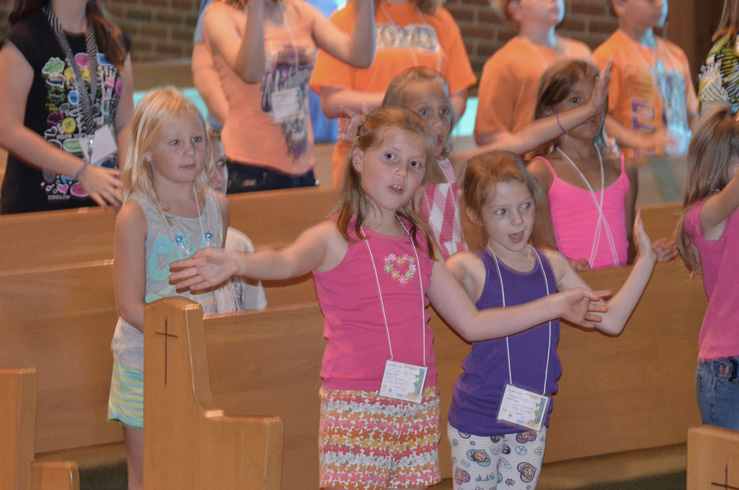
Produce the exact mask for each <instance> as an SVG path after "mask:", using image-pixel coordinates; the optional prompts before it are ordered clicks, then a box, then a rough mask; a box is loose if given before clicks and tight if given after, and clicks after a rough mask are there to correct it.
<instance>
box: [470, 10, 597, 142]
mask: <svg viewBox="0 0 739 490" xmlns="http://www.w3.org/2000/svg"><path fill="white" fill-rule="evenodd" d="M496 2H497V5H498V8H499V9H500V12H501V14H502V15H503V16H504V17H505V20H506V21H507V22H508V25H509V27H510V28H511V29H512V30H514V31H517V32H518V35H517V36H516V37H514V38H513V39H511V40H510V41H508V42H507V43H506V45H505V46H503V47H502V48H501V49H499V50H498V51H496V53H495V54H494V55H493V56H492V57H491V58H490V59H489V60H488V61H487V62H486V63H485V66H484V67H483V69H482V76H481V77H480V87H479V89H478V99H479V104H478V107H477V118H476V120H475V141H476V142H477V144H478V145H484V144H486V143H490V142H492V141H494V140H495V139H497V138H498V137H500V136H502V134H503V133H514V132H516V131H519V130H520V129H521V128H523V127H524V126H526V125H527V124H529V123H530V122H531V121H532V119H533V118H534V105H535V104H536V89H537V86H538V84H539V79H540V78H541V75H542V74H543V73H544V71H545V70H546V69H547V68H549V67H550V66H551V65H552V64H553V63H554V62H555V61H557V60H559V59H561V58H583V59H586V60H588V61H590V48H588V47H587V46H586V45H585V44H583V43H581V42H580V41H575V40H573V39H569V38H566V37H563V36H559V35H557V34H555V32H554V29H555V27H557V26H558V25H559V24H560V23H561V22H562V19H563V18H564V13H565V7H564V1H563V0H556V1H555V2H552V1H551V0H496Z"/></svg>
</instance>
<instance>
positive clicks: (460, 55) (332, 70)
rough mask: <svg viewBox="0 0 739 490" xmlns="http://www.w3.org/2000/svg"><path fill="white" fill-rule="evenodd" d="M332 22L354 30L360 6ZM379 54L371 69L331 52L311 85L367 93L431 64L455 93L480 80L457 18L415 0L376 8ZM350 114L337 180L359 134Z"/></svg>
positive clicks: (337, 155)
mask: <svg viewBox="0 0 739 490" xmlns="http://www.w3.org/2000/svg"><path fill="white" fill-rule="evenodd" d="M330 20H331V22H333V23H334V24H335V25H337V26H338V27H339V28H340V29H342V30H343V31H346V32H350V31H351V29H352V26H353V25H354V6H353V4H352V3H351V2H350V3H348V4H347V6H346V7H344V8H342V9H340V10H338V11H336V12H334V13H333V15H331V19H330ZM375 23H376V24H375V58H374V61H373V62H372V66H370V67H369V68H354V67H351V66H349V65H347V64H346V63H343V62H341V61H339V60H337V59H336V58H334V57H332V56H331V55H329V54H327V53H326V52H325V51H321V52H319V53H318V60H317V61H316V67H315V70H314V71H313V77H312V78H311V88H313V89H314V90H316V91H320V89H321V87H323V86H326V87H339V88H343V89H348V90H358V91H362V92H384V91H385V90H387V87H388V85H390V82H391V81H392V79H393V78H395V77H396V76H397V75H399V74H400V73H401V72H403V71H404V70H406V69H407V68H411V67H414V66H425V67H428V68H433V69H436V70H438V71H439V72H440V73H441V74H442V75H443V76H444V77H445V78H446V79H447V81H448V82H449V91H450V93H454V92H457V91H460V90H464V89H467V88H469V87H471V86H473V85H474V84H475V82H476V81H477V78H476V77H475V74H474V72H473V71H472V67H471V66H470V61H469V59H468V58H467V51H466V50H465V47H464V43H463V41H462V35H461V34H460V32H459V27H458V26H457V23H456V22H455V21H454V18H453V17H452V15H451V14H450V13H449V11H448V10H446V9H445V8H442V7H439V8H437V9H436V11H435V12H434V13H432V14H424V13H422V12H421V11H420V10H419V9H418V7H416V4H415V3H414V2H413V1H409V2H404V3H390V2H387V1H385V0H383V1H382V2H381V3H380V6H379V7H378V8H377V10H376V11H375ZM347 123H348V118H345V117H342V118H340V121H339V140H338V141H337V143H336V145H335V146H334V156H333V162H334V182H336V178H337V176H339V175H340V174H341V170H342V169H343V167H344V165H345V164H346V161H347V158H348V156H349V150H350V148H351V141H352V140H353V136H354V135H346V134H343V133H342V130H345V128H346V127H347Z"/></svg>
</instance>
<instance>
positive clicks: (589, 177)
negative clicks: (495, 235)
mask: <svg viewBox="0 0 739 490" xmlns="http://www.w3.org/2000/svg"><path fill="white" fill-rule="evenodd" d="M597 79H598V73H597V70H596V68H595V67H594V66H593V65H592V64H590V63H589V62H587V61H583V60H563V61H560V62H558V63H555V64H554V65H552V66H551V67H550V68H549V69H548V70H547V71H546V72H545V73H544V75H543V76H542V78H541V81H540V83H539V94H538V97H537V102H536V112H535V115H534V117H535V118H536V119H538V118H542V117H546V116H551V115H553V114H556V115H557V116H558V115H559V113H560V112H561V111H569V110H571V109H573V108H575V107H578V106H580V105H582V104H586V103H587V102H588V98H589V94H590V93H591V92H592V90H593V86H594V85H595V84H596V81H597ZM603 120H604V113H599V114H596V115H594V116H592V117H591V118H589V119H587V120H586V121H585V122H583V123H582V124H580V125H578V126H576V127H575V128H573V129H570V130H567V131H564V134H562V135H560V136H559V137H558V138H556V139H554V140H552V141H549V142H547V143H546V144H544V145H543V146H541V147H539V148H538V149H537V150H535V152H534V153H535V154H538V155H546V157H543V156H538V157H536V158H534V159H533V160H532V161H531V163H530V164H529V172H531V174H532V175H533V176H534V177H535V178H536V179H537V181H538V182H539V184H540V185H541V186H542V188H543V190H544V191H545V193H546V194H547V197H548V199H544V200H543V202H542V203H541V205H540V206H538V207H537V227H536V230H535V232H534V233H533V234H532V241H533V242H534V245H535V246H537V247H550V248H554V249H557V250H559V251H560V252H562V253H563V254H564V255H565V256H566V257H567V258H568V259H569V260H570V263H571V265H572V266H573V268H574V269H575V270H587V269H590V268H593V269H597V268H603V267H613V266H619V265H626V264H630V263H632V262H633V260H634V256H635V249H634V241H633V237H632V234H631V230H633V227H634V216H635V206H636V193H637V189H638V187H637V169H636V166H635V165H634V164H633V163H632V162H626V161H625V160H624V158H623V156H621V158H612V157H609V156H608V155H607V154H606V150H605V145H604V142H603ZM653 246H654V250H655V252H656V254H657V260H658V261H667V260H671V259H672V258H673V257H675V255H676V253H677V250H676V248H675V243H674V242H673V241H672V240H669V241H668V240H667V239H665V238H660V239H658V240H656V241H655V242H654V243H653Z"/></svg>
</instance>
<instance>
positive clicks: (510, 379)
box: [487, 245, 552, 395]
mask: <svg viewBox="0 0 739 490" xmlns="http://www.w3.org/2000/svg"><path fill="white" fill-rule="evenodd" d="M487 248H488V250H489V251H490V254H491V255H492V256H493V260H494V261H495V268H496V269H497V271H498V281H500V295H501V296H502V298H503V308H505V307H506V300H505V287H504V286H503V276H502V275H501V273H500V265H498V257H497V256H496V255H495V252H493V249H492V248H490V246H489V245H488V246H487ZM529 249H530V250H531V251H532V252H533V253H534V255H535V256H536V261H537V262H538V264H539V269H540V270H541V275H542V276H544V285H545V286H546V288H547V296H549V280H548V279H547V274H546V272H545V271H544V265H543V264H542V262H541V257H539V254H538V253H536V250H534V247H532V246H531V245H529ZM548 324H549V342H548V346H549V347H548V348H547V364H546V366H545V367H544V388H543V390H542V395H545V394H546V392H547V379H548V377H549V355H550V354H551V352H552V321H551V320H549V322H548ZM505 347H506V354H507V356H508V382H509V383H510V384H511V385H513V376H512V374H511V347H510V344H509V343H508V336H506V338H505Z"/></svg>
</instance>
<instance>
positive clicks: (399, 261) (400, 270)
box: [383, 254, 418, 284]
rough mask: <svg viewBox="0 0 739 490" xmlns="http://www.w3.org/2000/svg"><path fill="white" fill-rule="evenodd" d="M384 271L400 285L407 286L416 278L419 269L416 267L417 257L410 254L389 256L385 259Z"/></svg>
mask: <svg viewBox="0 0 739 490" xmlns="http://www.w3.org/2000/svg"><path fill="white" fill-rule="evenodd" d="M383 269H384V270H385V272H387V273H388V274H390V277H392V278H393V279H395V280H396V281H398V282H399V283H400V284H405V283H407V282H408V281H410V280H411V279H413V278H414V277H416V271H417V270H418V267H417V266H416V259H415V257H411V256H410V255H408V254H403V255H395V254H389V255H387V256H386V257H385V266H384V267H383Z"/></svg>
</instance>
